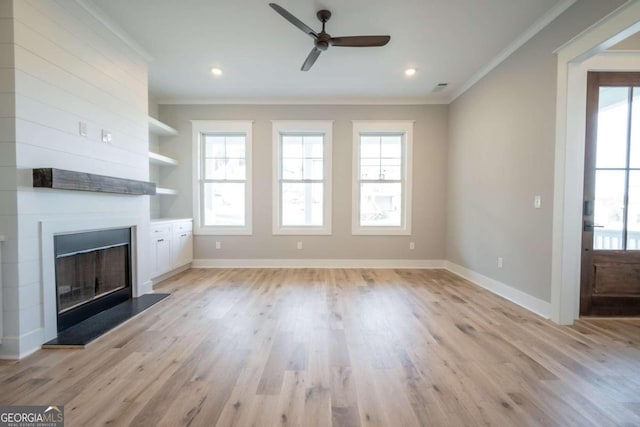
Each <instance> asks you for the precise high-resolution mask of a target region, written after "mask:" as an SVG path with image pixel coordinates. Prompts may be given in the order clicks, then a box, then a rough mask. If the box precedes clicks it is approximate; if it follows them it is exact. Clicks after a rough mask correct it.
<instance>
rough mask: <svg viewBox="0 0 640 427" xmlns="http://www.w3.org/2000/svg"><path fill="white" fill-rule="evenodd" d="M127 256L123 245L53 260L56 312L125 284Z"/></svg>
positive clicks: (127, 253)
mask: <svg viewBox="0 0 640 427" xmlns="http://www.w3.org/2000/svg"><path fill="white" fill-rule="evenodd" d="M128 258H129V250H128V245H124V244H123V245H120V246H115V247H110V248H106V249H99V250H93V251H89V252H82V253H77V254H72V255H66V256H61V257H59V258H58V259H56V283H59V284H60V285H59V286H58V312H59V313H62V312H64V311H67V310H69V309H71V308H74V307H76V306H78V305H79V304H84V303H86V302H89V301H91V300H93V299H95V298H98V297H101V296H103V295H106V294H108V293H111V292H113V291H116V290H118V289H123V288H124V287H126V286H127V268H123V267H125V266H126V265H127V264H128Z"/></svg>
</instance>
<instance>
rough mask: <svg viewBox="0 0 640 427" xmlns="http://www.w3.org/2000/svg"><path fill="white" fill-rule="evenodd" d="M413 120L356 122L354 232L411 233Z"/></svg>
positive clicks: (354, 135) (354, 142)
mask: <svg viewBox="0 0 640 427" xmlns="http://www.w3.org/2000/svg"><path fill="white" fill-rule="evenodd" d="M412 144H413V122H412V121H389V122H378V121H354V122H353V161H354V164H353V197H352V199H353V207H352V210H353V218H352V233H353V234H387V235H393V234H397V235H406V234H411V150H412Z"/></svg>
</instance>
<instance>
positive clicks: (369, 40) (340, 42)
mask: <svg viewBox="0 0 640 427" xmlns="http://www.w3.org/2000/svg"><path fill="white" fill-rule="evenodd" d="M389 40H391V36H351V37H331V45H332V46H344V47H373V46H384V45H386V44H387V43H389Z"/></svg>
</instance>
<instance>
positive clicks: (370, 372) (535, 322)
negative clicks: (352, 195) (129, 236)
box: [0, 269, 640, 427]
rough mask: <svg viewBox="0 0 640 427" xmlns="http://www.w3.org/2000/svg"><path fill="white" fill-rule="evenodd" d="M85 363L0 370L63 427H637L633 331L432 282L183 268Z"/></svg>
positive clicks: (415, 273) (639, 404) (443, 274)
mask: <svg viewBox="0 0 640 427" xmlns="http://www.w3.org/2000/svg"><path fill="white" fill-rule="evenodd" d="M156 290H157V291H158V292H170V293H171V294H172V295H171V296H170V297H169V298H167V299H166V300H164V301H163V302H162V303H160V304H157V305H156V306H153V307H151V308H150V309H149V310H147V311H145V312H144V313H142V314H141V315H139V316H138V317H136V318H135V319H134V321H132V322H128V323H126V324H124V325H123V326H121V327H120V328H118V329H116V330H114V331H112V332H110V333H108V334H107V335H105V336H103V337H101V338H99V339H98V340H96V341H95V342H93V343H92V344H91V345H89V346H88V347H87V348H85V349H76V350H41V351H38V352H36V353H35V354H33V355H32V356H30V357H28V358H26V359H24V360H22V361H19V362H9V361H7V362H0V404H2V405H29V404H39V405H43V404H63V405H65V415H66V425H69V426H86V425H92V426H100V425H109V426H111V425H122V426H129V425H136V426H149V425H158V426H182V425H184V426H187V425H189V426H214V425H217V426H305V427H306V426H323V427H324V426H346V427H352V426H353V427H356V426H398V425H402V426H436V427H438V426H446V427H449V426H475V425H485V426H512V425H526V426H580V427H583V426H605V425H606V426H609V425H611V426H614V425H625V426H631V425H640V319H613V318H610V319H602V318H583V319H580V320H579V321H577V322H576V324H575V325H573V326H559V325H556V324H553V323H552V322H550V321H548V320H544V319H542V318H540V317H538V316H536V315H534V314H532V313H530V312H527V311H526V310H524V309H522V308H520V307H518V306H516V305H514V304H512V303H510V302H508V301H506V300H504V299H502V298H499V297H497V296H495V295H493V294H491V293H489V292H488V291H486V290H484V289H482V288H479V287H477V286H475V285H472V284H471V283H469V282H467V281H465V280H463V279H461V278H460V277H458V276H456V275H454V274H452V273H450V272H447V271H444V270H410V269H392V270H384V269H379V270H377V269H208V270H207V269H192V270H188V271H185V272H183V273H181V274H179V275H177V276H175V277H173V278H171V279H169V280H167V281H165V282H163V283H161V284H159V285H158V286H157V287H156Z"/></svg>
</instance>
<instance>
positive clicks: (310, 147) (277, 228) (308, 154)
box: [273, 121, 333, 234]
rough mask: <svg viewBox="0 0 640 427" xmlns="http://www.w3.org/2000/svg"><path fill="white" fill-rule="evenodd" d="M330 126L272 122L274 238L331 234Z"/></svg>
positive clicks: (302, 122) (324, 124)
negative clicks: (292, 235)
mask: <svg viewBox="0 0 640 427" xmlns="http://www.w3.org/2000/svg"><path fill="white" fill-rule="evenodd" d="M332 126H333V123H332V122H331V121H274V122H273V194H274V205H273V234H331V130H332Z"/></svg>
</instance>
